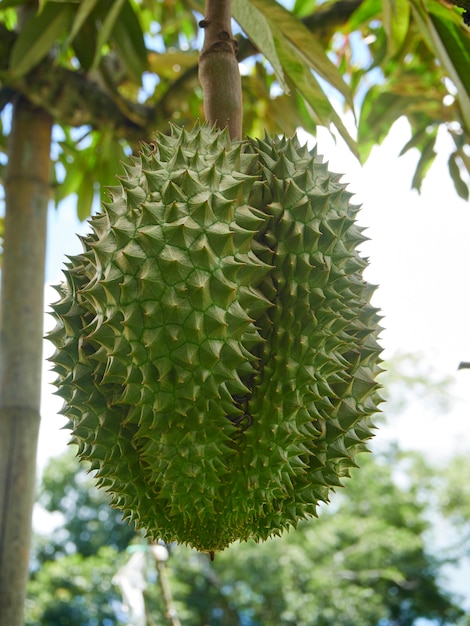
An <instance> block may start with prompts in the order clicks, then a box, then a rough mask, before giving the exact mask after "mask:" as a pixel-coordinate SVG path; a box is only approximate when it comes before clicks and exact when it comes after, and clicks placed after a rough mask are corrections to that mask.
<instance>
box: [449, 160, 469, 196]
mask: <svg viewBox="0 0 470 626" xmlns="http://www.w3.org/2000/svg"><path fill="white" fill-rule="evenodd" d="M457 156H458V155H457V153H456V152H453V153H452V154H451V155H450V157H449V162H448V166H449V173H450V175H451V178H452V180H453V182H454V186H455V190H456V191H457V193H458V194H459V196H460V197H461V198H462V199H463V200H468V198H469V190H468V185H467V183H466V182H465V181H464V180H463V178H462V174H461V173H460V167H459V164H458V162H457Z"/></svg>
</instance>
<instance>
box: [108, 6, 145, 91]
mask: <svg viewBox="0 0 470 626" xmlns="http://www.w3.org/2000/svg"><path fill="white" fill-rule="evenodd" d="M111 37H112V41H113V44H114V46H115V48H116V50H117V52H118V54H119V57H120V59H121V61H122V63H123V64H124V66H125V68H126V70H127V72H128V74H129V76H130V77H131V78H132V80H133V81H134V82H135V83H137V84H138V85H140V84H141V82H142V74H143V73H144V72H145V71H146V69H147V67H148V60H147V48H146V46H145V41H144V34H143V32H142V28H141V26H140V23H139V20H138V19H137V16H136V14H135V12H134V10H133V8H132V6H131V4H130V3H129V1H128V0H125V2H124V5H123V7H122V10H121V11H120V13H119V14H118V16H117V19H116V21H115V23H114V28H113V32H112V34H111Z"/></svg>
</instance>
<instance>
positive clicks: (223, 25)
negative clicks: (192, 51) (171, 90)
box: [199, 0, 243, 139]
mask: <svg viewBox="0 0 470 626" xmlns="http://www.w3.org/2000/svg"><path fill="white" fill-rule="evenodd" d="M231 17H232V11H231V1H230V0H207V2H206V16H205V18H204V19H203V20H202V21H201V22H200V23H199V25H200V26H201V28H204V46H203V48H202V51H201V56H200V59H199V80H200V82H201V85H202V89H203V92H204V114H205V116H206V121H207V122H209V124H212V125H215V126H217V128H220V129H222V128H225V127H227V128H228V130H229V133H230V136H231V138H232V139H241V136H242V119H243V103H242V85H241V77H240V71H239V69H238V61H237V50H238V44H237V42H236V40H235V39H234V38H233V34H232V27H231Z"/></svg>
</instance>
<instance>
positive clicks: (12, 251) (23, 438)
mask: <svg viewBox="0 0 470 626" xmlns="http://www.w3.org/2000/svg"><path fill="white" fill-rule="evenodd" d="M51 130H52V118H51V117H50V116H49V115H48V114H47V113H45V112H43V111H42V110H40V109H37V108H33V107H32V106H31V105H30V104H29V103H28V102H27V101H26V100H23V99H19V100H18V101H17V102H16V103H15V105H14V109H13V121H12V130H11V134H10V144H9V159H8V166H7V170H6V175H5V201H6V212H5V237H4V252H3V267H2V290H1V295H0V297H1V302H2V305H3V306H2V307H1V311H0V624H2V625H3V624H4V625H5V626H7V625H8V626H21V625H22V624H23V607H24V600H25V595H26V584H27V580H28V565H29V549H30V541H31V517H32V509H33V504H34V490H35V489H34V488H35V478H36V448H37V438H38V431H39V421H40V415H39V410H40V396H41V370H42V334H43V316H44V302H43V300H44V295H43V294H44V261H45V251H46V225H47V205H48V200H49V195H50V168H51V160H50V148H51Z"/></svg>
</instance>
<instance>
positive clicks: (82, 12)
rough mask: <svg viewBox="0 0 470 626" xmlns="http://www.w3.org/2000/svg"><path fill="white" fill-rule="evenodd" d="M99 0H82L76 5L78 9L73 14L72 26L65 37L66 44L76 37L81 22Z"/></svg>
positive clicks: (81, 24)
mask: <svg viewBox="0 0 470 626" xmlns="http://www.w3.org/2000/svg"><path fill="white" fill-rule="evenodd" d="M98 2H99V0H82V1H81V2H80V4H79V6H78V11H77V13H76V14H75V19H74V21H73V24H72V28H71V31H70V34H69V36H68V37H67V41H66V44H65V45H66V46H68V45H69V44H70V43H71V42H72V41H73V40H74V39H75V37H76V35H77V33H78V32H79V31H80V29H81V28H82V26H83V24H84V23H85V21H86V20H87V18H88V17H89V15H90V13H91V12H92V11H93V9H94V8H95V6H96V5H97V3H98Z"/></svg>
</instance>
